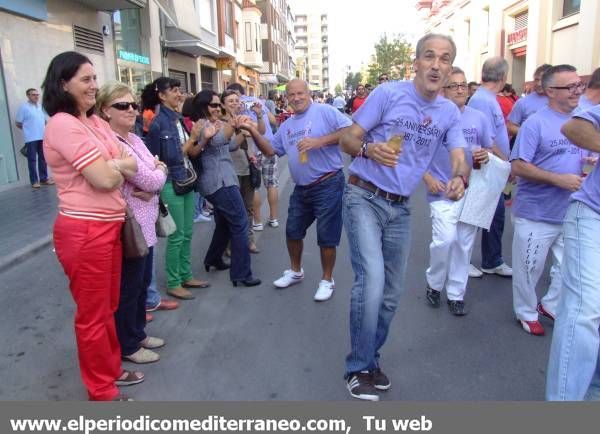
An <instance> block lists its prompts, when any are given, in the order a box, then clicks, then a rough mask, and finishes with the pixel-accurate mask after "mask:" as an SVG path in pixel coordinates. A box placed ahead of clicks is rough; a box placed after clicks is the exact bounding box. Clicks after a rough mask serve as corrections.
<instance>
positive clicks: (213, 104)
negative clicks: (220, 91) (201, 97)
mask: <svg viewBox="0 0 600 434" xmlns="http://www.w3.org/2000/svg"><path fill="white" fill-rule="evenodd" d="M208 106H209V107H210V108H219V107H221V103H219V102H210V103H208Z"/></svg>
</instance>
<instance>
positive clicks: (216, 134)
mask: <svg viewBox="0 0 600 434" xmlns="http://www.w3.org/2000/svg"><path fill="white" fill-rule="evenodd" d="M193 111H194V113H193V120H194V121H196V120H198V119H200V121H198V122H196V124H198V123H202V134H201V135H200V141H199V146H196V147H193V148H191V149H190V157H192V158H197V159H199V160H200V166H201V167H202V171H201V172H200V174H199V179H198V189H199V190H200V194H201V195H202V196H204V197H206V198H207V199H208V201H209V202H210V203H212V205H213V207H214V217H215V231H214V232H213V237H212V241H211V243H210V246H209V248H208V251H207V252H206V257H205V258H204V266H205V267H206V270H207V271H208V270H209V269H210V267H215V268H217V269H220V270H223V269H227V268H229V276H230V278H231V282H232V283H233V285H234V286H237V285H238V284H242V285H245V286H256V285H259V284H260V283H261V282H260V279H257V278H255V277H254V276H253V275H252V270H251V268H250V251H249V249H248V228H249V223H248V216H247V214H246V208H245V207H244V201H243V200H242V195H241V194H240V189H239V186H238V178H237V175H236V173H235V169H234V167H233V162H232V160H231V155H230V151H232V150H234V149H235V148H236V146H237V144H235V143H234V142H231V138H232V136H233V135H234V129H233V128H232V126H231V125H230V124H229V123H226V122H223V121H222V120H221V116H222V113H221V100H220V98H219V95H218V94H217V93H216V92H213V91H212V90H203V91H201V92H199V93H198V94H197V95H196V96H195V97H194V110H193ZM229 241H231V267H230V266H229V264H226V263H225V262H224V261H223V253H224V252H225V248H226V247H227V243H228V242H229Z"/></svg>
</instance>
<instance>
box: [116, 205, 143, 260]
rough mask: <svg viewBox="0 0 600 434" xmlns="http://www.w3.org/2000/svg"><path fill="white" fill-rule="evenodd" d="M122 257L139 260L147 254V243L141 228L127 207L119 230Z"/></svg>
mask: <svg viewBox="0 0 600 434" xmlns="http://www.w3.org/2000/svg"><path fill="white" fill-rule="evenodd" d="M121 242H122V244H123V256H124V257H126V258H141V257H144V256H146V255H147V254H148V253H149V249H148V243H146V239H145V238H144V233H143V232H142V227H141V226H140V224H139V223H138V221H137V220H136V219H135V216H134V215H133V211H132V210H131V208H129V206H127V207H126V208H125V223H123V228H122V229H121Z"/></svg>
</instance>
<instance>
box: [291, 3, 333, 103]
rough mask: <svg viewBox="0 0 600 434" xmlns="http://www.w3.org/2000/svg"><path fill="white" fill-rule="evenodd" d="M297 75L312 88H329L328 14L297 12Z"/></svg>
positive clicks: (295, 27) (323, 89) (295, 29)
mask: <svg viewBox="0 0 600 434" xmlns="http://www.w3.org/2000/svg"><path fill="white" fill-rule="evenodd" d="M294 31H295V33H296V65H297V67H296V76H297V77H299V78H303V79H305V80H307V81H308V82H309V83H310V85H311V88H313V89H315V90H320V91H328V90H329V45H328V22H327V14H321V13H318V12H314V11H311V12H303V11H302V9H300V10H299V11H297V13H296V24H295V26H294Z"/></svg>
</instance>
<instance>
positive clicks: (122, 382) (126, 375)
mask: <svg viewBox="0 0 600 434" xmlns="http://www.w3.org/2000/svg"><path fill="white" fill-rule="evenodd" d="M142 381H144V374H143V373H141V372H135V371H127V370H126V369H123V372H121V375H119V378H117V379H116V380H115V384H116V385H117V386H133V385H134V384H139V383H141V382H142Z"/></svg>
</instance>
